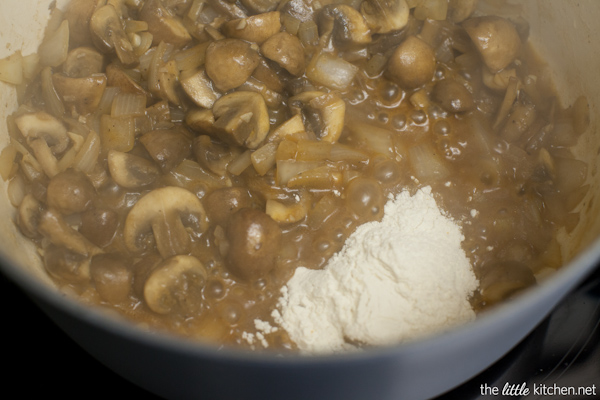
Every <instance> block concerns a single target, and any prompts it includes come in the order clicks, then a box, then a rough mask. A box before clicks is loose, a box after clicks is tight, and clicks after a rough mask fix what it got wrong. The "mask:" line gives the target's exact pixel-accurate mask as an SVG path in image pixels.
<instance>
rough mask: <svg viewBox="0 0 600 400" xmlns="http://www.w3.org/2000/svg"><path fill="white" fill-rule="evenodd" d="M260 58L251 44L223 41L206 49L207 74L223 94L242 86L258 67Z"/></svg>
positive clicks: (235, 40) (216, 42) (241, 41)
mask: <svg viewBox="0 0 600 400" xmlns="http://www.w3.org/2000/svg"><path fill="white" fill-rule="evenodd" d="M259 61H260V56H259V55H258V52H257V51H256V50H254V49H253V48H252V46H251V45H250V43H248V42H244V41H243V40H239V39H222V40H217V41H215V42H213V43H211V44H210V45H209V46H208V48H207V49H206V64H205V67H206V74H207V75H208V77H209V78H210V79H212V81H213V82H214V84H215V87H216V88H217V89H219V90H221V91H223V92H226V91H228V90H231V89H235V88H237V87H238V86H240V85H242V84H243V83H244V82H246V80H247V79H248V78H249V77H250V75H252V72H254V69H255V68H256V67H257V66H258V63H259Z"/></svg>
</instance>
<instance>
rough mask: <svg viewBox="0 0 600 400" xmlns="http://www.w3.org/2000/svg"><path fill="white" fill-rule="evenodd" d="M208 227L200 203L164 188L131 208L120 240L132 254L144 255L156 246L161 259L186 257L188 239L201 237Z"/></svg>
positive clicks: (172, 188) (183, 191) (185, 193)
mask: <svg viewBox="0 0 600 400" xmlns="http://www.w3.org/2000/svg"><path fill="white" fill-rule="evenodd" d="M207 226H208V222H207V221H206V213H205V212H204V207H203V206H202V203H201V202H200V199H198V197H196V195H195V194H193V193H192V192H190V191H188V190H186V189H183V188H180V187H175V186H167V187H163V188H159V189H154V190H153V191H151V192H150V193H148V194H146V195H145V196H144V197H142V198H141V199H140V200H139V201H138V202H137V203H136V204H135V205H134V206H133V207H132V208H131V210H130V211H129V214H127V218H126V219H125V226H124V228H123V239H124V241H125V245H126V246H127V248H128V249H129V251H131V252H132V253H134V254H143V253H145V252H147V251H148V250H150V247H151V246H152V245H153V244H154V243H156V247H157V248H158V252H159V253H160V255H161V256H162V257H163V258H168V257H170V256H173V255H177V254H187V253H189V251H190V246H191V239H190V235H196V236H197V235H200V234H201V233H202V232H204V231H205V230H206V228H207ZM152 237H153V238H154V240H152Z"/></svg>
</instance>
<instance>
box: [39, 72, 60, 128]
mask: <svg viewBox="0 0 600 400" xmlns="http://www.w3.org/2000/svg"><path fill="white" fill-rule="evenodd" d="M41 82H42V97H43V98H44V101H45V102H46V108H47V109H48V111H50V113H51V114H52V115H54V116H55V117H58V118H62V116H63V115H64V114H65V106H64V104H63V102H62V100H61V99H60V96H59V95H58V93H57V92H56V89H55V88H54V82H53V81H52V69H51V68H50V67H46V68H44V69H43V70H42V73H41Z"/></svg>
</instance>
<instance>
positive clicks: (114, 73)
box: [106, 64, 152, 100]
mask: <svg viewBox="0 0 600 400" xmlns="http://www.w3.org/2000/svg"><path fill="white" fill-rule="evenodd" d="M106 78H107V85H108V86H113V87H118V88H119V89H120V91H121V92H122V93H133V94H143V95H144V96H146V99H148V100H151V99H152V94H150V92H148V91H147V90H146V89H144V88H143V87H142V86H140V84H139V83H138V82H136V81H135V80H134V79H133V78H132V77H131V76H129V75H128V74H127V72H125V70H124V69H123V68H122V67H121V66H119V65H116V64H109V65H108V66H107V67H106Z"/></svg>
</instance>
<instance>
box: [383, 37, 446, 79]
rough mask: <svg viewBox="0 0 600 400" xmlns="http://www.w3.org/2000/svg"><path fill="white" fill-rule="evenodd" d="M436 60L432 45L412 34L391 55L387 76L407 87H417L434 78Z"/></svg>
mask: <svg viewBox="0 0 600 400" xmlns="http://www.w3.org/2000/svg"><path fill="white" fill-rule="evenodd" d="M435 67H436V61H435V53H434V51H433V49H432V48H431V46H429V45H428V44H427V43H425V42H424V41H423V40H421V39H419V38H418V37H416V36H410V37H408V38H407V39H406V40H405V41H403V42H402V43H400V45H399V46H398V47H397V48H396V50H394V53H393V54H392V56H391V57H390V59H389V61H388V64H387V70H386V74H387V77H388V78H389V79H390V80H392V81H394V82H395V83H397V84H398V85H400V86H401V87H402V88H405V89H416V88H418V87H421V86H423V85H424V84H426V83H428V82H430V81H431V79H433V74H434V73H435Z"/></svg>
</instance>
